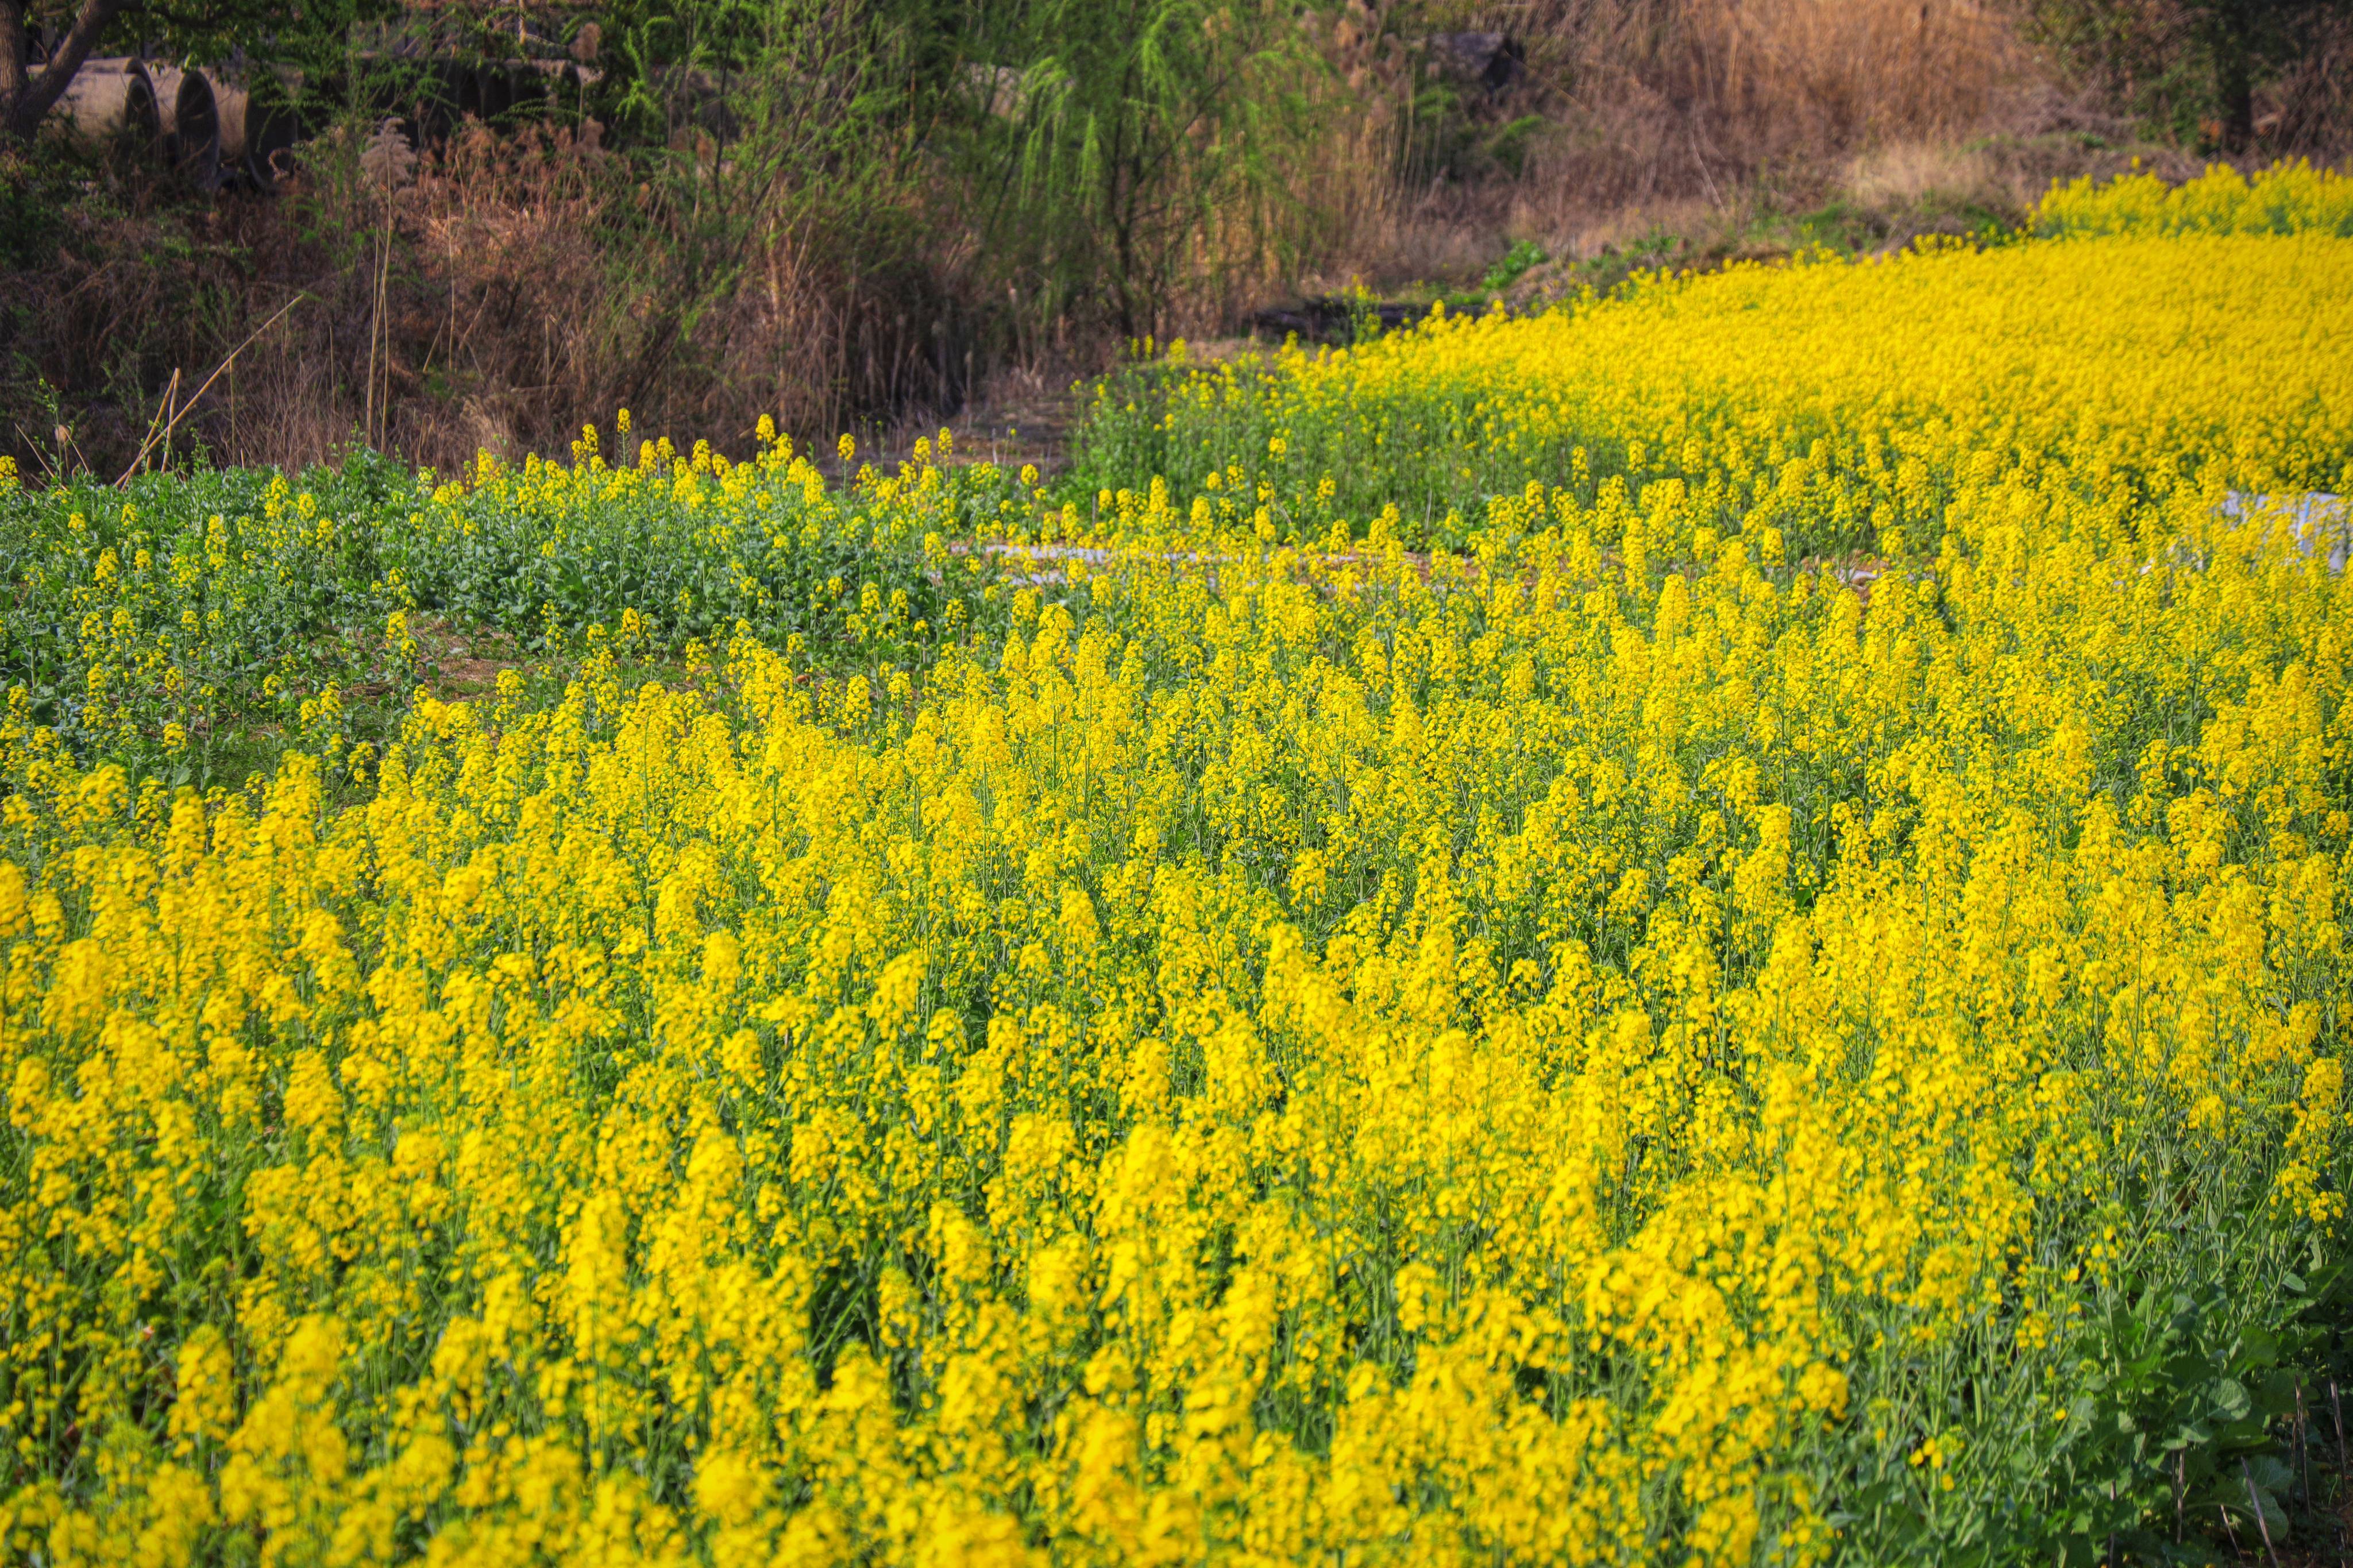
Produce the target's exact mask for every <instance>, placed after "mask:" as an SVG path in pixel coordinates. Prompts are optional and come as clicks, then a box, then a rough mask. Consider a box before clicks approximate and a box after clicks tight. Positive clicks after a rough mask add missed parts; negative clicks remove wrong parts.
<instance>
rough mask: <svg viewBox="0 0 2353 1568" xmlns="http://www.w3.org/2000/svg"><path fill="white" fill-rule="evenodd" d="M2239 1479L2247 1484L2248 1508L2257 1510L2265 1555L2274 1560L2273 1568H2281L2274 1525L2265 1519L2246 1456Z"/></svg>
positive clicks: (2242, 1459) (2241, 1461)
mask: <svg viewBox="0 0 2353 1568" xmlns="http://www.w3.org/2000/svg"><path fill="white" fill-rule="evenodd" d="M2239 1479H2241V1480H2242V1481H2244V1482H2246V1483H2247V1506H2248V1507H2249V1508H2251V1509H2253V1510H2255V1529H2256V1530H2258V1531H2261V1532H2262V1533H2263V1554H2264V1555H2265V1556H2267V1557H2269V1558H2270V1559H2271V1560H2272V1568H2279V1548H2277V1547H2275V1546H2274V1545H2273V1544H2272V1523H2271V1521H2269V1520H2267V1519H2265V1518H2264V1517H2263V1499H2262V1498H2261V1497H2259V1496H2257V1495H2256V1493H2255V1473H2254V1471H2253V1470H2251V1469H2249V1468H2247V1461H2246V1458H2245V1457H2244V1456H2242V1457H2241V1458H2240V1459H2239Z"/></svg>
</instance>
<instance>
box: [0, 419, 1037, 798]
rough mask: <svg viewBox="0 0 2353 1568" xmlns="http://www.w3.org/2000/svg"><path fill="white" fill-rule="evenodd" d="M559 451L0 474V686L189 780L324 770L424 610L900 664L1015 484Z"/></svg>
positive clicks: (927, 633)
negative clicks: (314, 465) (32, 483)
mask: <svg viewBox="0 0 2353 1568" xmlns="http://www.w3.org/2000/svg"><path fill="white" fill-rule="evenodd" d="M626 427H627V426H626V419H624V421H623V428H624V429H626ZM945 439H946V437H945V434H944V433H943V440H945ZM930 450H931V443H929V442H925V443H923V454H924V456H925V457H926V458H927V457H928V456H929V454H930ZM572 457H573V460H572V461H571V462H569V463H561V462H546V461H542V460H540V459H538V458H532V459H529V460H527V461H525V462H524V463H522V465H520V466H516V467H511V466H508V465H505V464H502V463H501V462H499V461H498V460H496V459H495V458H491V457H490V456H489V455H488V454H484V455H483V456H482V457H481V458H479V459H478V460H477V462H475V463H474V464H473V465H471V466H470V468H468V470H467V471H466V472H465V473H463V474H462V475H459V476H457V477H455V478H452V479H437V478H436V477H435V476H433V475H431V474H429V473H427V474H422V475H415V476H412V475H410V474H408V473H406V471H400V472H398V473H397V474H393V473H389V472H387V471H385V470H386V469H387V468H388V466H387V465H385V464H383V463H382V462H381V461H380V460H371V459H365V458H362V459H357V460H355V461H354V462H353V464H352V465H350V466H349V467H348V468H346V469H345V471H344V472H343V473H341V474H330V473H321V474H317V475H312V476H306V477H305V478H304V479H301V480H294V479H289V478H288V477H287V476H285V475H283V474H270V475H267V476H262V475H258V474H254V473H250V472H238V471H230V472H217V471H215V472H207V473H206V474H203V475H201V476H198V477H197V478H196V479H192V480H186V481H183V480H181V479H178V478H176V477H173V476H153V477H150V478H147V479H142V481H140V482H139V483H138V484H136V485H134V486H133V487H132V489H131V490H130V491H129V494H128V497H127V499H126V496H125V494H124V493H123V492H120V491H117V490H115V489H111V488H106V487H100V486H97V485H95V484H90V483H81V484H75V485H64V486H58V487H57V488H55V489H50V490H47V491H45V492H33V491H29V490H26V489H25V488H24V487H23V486H21V484H19V483H17V482H16V480H15V479H14V478H13V476H0V540H5V542H6V544H7V546H8V548H9V552H10V554H11V556H12V558H13V559H14V560H15V561H16V563H17V567H18V580H17V589H16V595H14V597H13V599H12V600H11V601H10V602H9V603H8V604H6V605H0V684H5V687H6V688H10V689H15V688H21V689H23V692H24V700H25V702H26V704H27V709H26V717H27V718H28V719H29V720H30V721H33V722H34V723H36V724H37V725H39V726H41V727H43V728H46V729H47V730H49V731H52V732H53V733H55V734H56V735H57V736H58V737H59V738H60V739H61V740H63V741H64V742H66V743H67V744H68V745H69V747H70V748H71V749H72V750H73V751H74V752H75V753H76V755H77V756H79V758H81V759H82V760H83V761H85V762H88V761H92V760H96V759H100V758H111V759H113V760H116V761H119V762H121V763H124V764H125V765H126V766H127V767H129V768H130V769H132V771H133V772H134V773H136V772H147V771H160V772H161V773H163V774H164V776H165V777H167V778H173V779H175V780H177V781H179V782H192V783H195V784H199V785H203V784H210V783H213V782H215V781H216V779H223V778H227V779H237V778H242V777H243V776H245V773H246V772H247V770H248V768H249V767H250V766H251V765H253V764H254V763H257V762H264V763H266V761H267V760H268V758H269V755H270V754H271V752H272V747H273V745H274V744H285V743H290V744H293V745H295V746H297V747H300V748H301V749H305V750H307V751H309V752H312V753H313V754H315V755H318V756H319V757H321V759H322V761H324V762H326V763H329V764H330V766H331V769H333V770H347V766H348V763H349V759H350V757H351V756H352V755H353V753H354V752H362V753H363V754H364V752H374V751H377V750H380V749H381V747H382V744H383V742H385V740H386V739H387V731H388V729H389V728H390V727H391V725H392V724H393V723H395V722H396V715H393V716H392V717H391V718H389V719H387V718H386V717H385V715H384V714H383V713H382V711H381V709H382V706H383V705H382V703H381V701H380V700H381V699H383V698H384V697H385V696H386V695H388V694H389V695H392V696H394V697H395V698H396V699H397V698H398V697H399V696H402V695H405V694H406V692H408V691H409V690H410V689H413V688H414V687H415V686H416V685H417V683H418V682H419V681H420V680H421V679H427V678H428V677H430V676H431V675H432V674H433V671H432V669H431V668H429V662H428V661H429V659H430V650H429V648H427V647H426V646H425V645H424V644H423V643H421V642H420V638H419V636H418V633H419V631H420V629H422V628H423V627H425V626H427V625H428V624H430V623H434V622H439V623H444V624H447V625H454V626H460V627H464V628H467V629H469V630H470V631H473V632H478V633H489V634H492V635H494V636H496V637H500V638H501V646H504V647H510V648H513V649H515V650H518V651H521V652H528V653H531V654H533V655H537V656H539V657H541V658H554V657H558V656H564V655H566V654H574V653H577V652H578V651H579V650H580V649H581V647H583V646H584V643H585V639H586V638H587V637H589V636H590V635H591V631H592V628H600V627H601V628H605V629H606V630H607V632H609V633H611V634H614V635H617V636H619V637H622V638H623V639H624V640H625V641H626V642H627V643H628V645H629V646H630V647H635V648H637V649H638V650H639V651H648V650H658V651H667V652H675V651H678V650H681V649H683V648H684V647H687V646H688V645H690V644H691V643H693V642H695V641H697V640H698V639H701V640H705V641H716V642H719V643H722V644H723V643H724V641H725V640H726V638H727V637H729V636H730V635H732V633H733V628H734V627H736V626H739V625H741V626H748V627H750V628H751V629H752V630H754V632H755V633H756V634H757V635H758V636H760V637H763V638H765V639H766V640H768V641H770V642H772V643H774V644H776V646H778V647H784V646H787V645H788V644H791V643H792V642H793V639H795V638H798V639H800V640H801V641H802V642H803V643H805V644H809V645H813V646H822V647H828V648H833V649H837V650H839V651H840V652H841V653H842V655H843V657H849V658H858V659H861V660H863V661H864V662H866V663H868V664H870V665H880V664H882V663H893V664H915V663H920V662H922V661H923V660H924V659H927V658H929V657H931V652H932V650H933V649H934V648H935V647H938V646H939V645H940V644H942V643H943V642H947V641H953V640H955V638H956V637H959V636H968V635H969V633H970V630H971V628H972V626H973V625H974V624H975V623H976V621H986V620H989V619H991V618H992V617H993V616H994V611H993V609H992V606H993V605H994V603H995V595H994V592H993V583H994V575H995V574H994V572H993V570H992V562H991V559H990V558H989V557H987V555H986V554H978V555H976V554H972V553H970V552H966V553H965V554H964V555H962V556H960V557H958V558H957V559H955V560H954V561H951V560H950V559H949V552H948V548H947V543H946V542H947V541H948V540H949V539H951V538H956V539H962V538H965V537H967V536H969V535H971V534H972V533H974V532H975V531H977V530H979V529H982V528H984V527H987V526H991V525H994V524H995V523H996V522H997V520H998V519H999V517H1000V516H1001V515H1003V514H1005V513H1008V512H1009V511H1010V510H1011V509H1012V508H1013V507H1014V505H1015V501H1016V498H1018V497H1019V496H1021V495H1022V494H1024V493H1025V492H1024V491H1023V489H1022V488H1021V487H1020V486H1018V484H1017V483H1015V482H1014V481H1013V480H1012V479H1010V478H1008V477H1007V476H1003V475H999V474H998V473H997V472H996V470H995V469H993V468H987V467H986V466H976V467H971V468H954V469H951V468H939V467H935V466H934V465H932V464H931V463H929V462H928V461H923V462H920V463H919V464H917V465H913V466H907V467H904V468H902V470H901V471H898V472H882V471H880V470H877V469H875V468H872V467H871V466H869V467H867V468H862V469H860V471H859V472H858V473H857V474H856V475H855V476H854V478H853V479H852V480H851V482H849V484H846V485H844V486H841V487H839V488H829V487H828V486H827V485H826V484H824V482H823V481H822V480H821V479H819V477H818V472H817V470H816V469H815V468H812V467H811V466H810V464H809V463H808V462H807V460H806V459H805V458H800V457H797V456H796V455H795V453H794V452H793V449H792V447H791V444H790V443H789V442H788V441H783V440H778V439H776V437H775V433H774V431H773V429H766V430H764V431H763V432H762V434H761V440H760V444H759V447H758V449H757V451H756V453H755V455H754V457H753V458H750V459H749V460H747V461H744V462H737V463H731V462H730V461H729V460H728V459H727V458H724V457H723V456H720V455H718V454H715V453H713V452H712V450H711V448H710V447H708V446H707V445H705V444H700V443H699V444H697V446H696V447H694V448H693V449H692V450H691V451H690V452H684V453H681V452H679V451H677V450H676V449H674V448H673V447H672V446H671V445H670V442H669V441H668V440H667V439H663V440H642V441H640V442H639V443H638V447H637V448H636V451H635V452H634V454H633V455H632V456H630V457H628V458H627V459H625V460H622V461H618V462H612V461H608V460H607V458H606V457H605V455H604V453H603V452H602V450H601V449H600V447H599V444H598V440H597V436H596V430H595V429H594V427H590V428H587V429H586V430H584V431H583V433H582V439H581V440H580V441H579V442H576V443H575V448H574V452H573V454H572ZM371 700H377V701H375V702H374V704H373V706H372V707H371V706H368V705H369V704H370V702H371ZM371 718H372V719H374V720H375V722H374V723H373V724H371V723H368V722H364V719H371ZM363 749H364V750H363Z"/></svg>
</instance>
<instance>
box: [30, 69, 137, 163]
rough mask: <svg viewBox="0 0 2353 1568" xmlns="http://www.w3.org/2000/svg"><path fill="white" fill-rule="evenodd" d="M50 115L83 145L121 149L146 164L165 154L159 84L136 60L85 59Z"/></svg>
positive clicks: (95, 147)
mask: <svg viewBox="0 0 2353 1568" xmlns="http://www.w3.org/2000/svg"><path fill="white" fill-rule="evenodd" d="M51 112H52V114H53V115H54V116H56V117H57V121H58V123H59V124H60V125H61V126H62V128H63V130H64V131H65V132H66V134H68V135H69V136H70V137H71V138H72V139H73V140H74V141H76V142H79V143H81V145H83V146H85V147H89V148H92V149H101V148H115V147H120V148H123V149H124V150H126V151H128V152H129V153H131V154H132V156H134V157H136V158H139V159H141V160H142V161H148V162H152V161H153V160H154V159H156V158H157V157H159V156H160V155H161V154H162V153H163V150H164V122H163V120H162V118H161V117H160V116H159V115H158V114H157V113H156V111H155V83H154V81H153V79H152V78H150V77H149V76H148V74H147V68H146V66H145V65H143V64H142V63H141V62H140V61H138V60H135V59H104V60H85V61H83V62H82V68H81V69H79V70H78V71H76V72H75V73H74V79H73V80H71V81H69V82H68V83H67V84H66V90H65V93H64V96H62V97H60V98H59V99H58V106H57V108H56V109H55V110H52V111H51Z"/></svg>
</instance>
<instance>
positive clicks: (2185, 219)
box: [2028, 160, 2353, 237]
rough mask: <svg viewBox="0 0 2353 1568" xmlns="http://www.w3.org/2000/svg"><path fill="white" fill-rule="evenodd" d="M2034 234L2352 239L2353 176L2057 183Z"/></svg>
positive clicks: (2231, 174) (2040, 209)
mask: <svg viewBox="0 0 2353 1568" xmlns="http://www.w3.org/2000/svg"><path fill="white" fill-rule="evenodd" d="M2028 227H2029V228H2031V230H2032V231H2033V232H2034V233H2036V234H2040V235H2046V236H2053V237H2063V236H2074V235H2102V234H2135V235H2166V234H2330V235H2336V236H2337V237H2353V175H2348V174H2344V173H2342V172H2341V171H2338V170H2336V169H2316V168H2314V167H2313V166H2312V165H2311V164H2309V163H2304V162H2302V161H2300V160H2299V161H2298V162H2296V163H2275V164H2273V165H2272V166H2270V167H2269V168H2264V169H2258V170H2256V171H2255V173H2254V174H2252V175H2248V174H2241V173H2240V172H2239V171H2238V170H2236V169H2233V168H2232V167H2231V166H2230V165H2229V164H2227V163H2217V164H2214V165H2213V166H2212V167H2211V168H2209V169H2208V170H2207V171H2206V172H2205V174H2201V175H2200V176H2199V177H2198V178H2196V179H2194V180H2185V181H2183V182H2182V183H2181V184H2179V185H2168V184H2166V183H2165V182H2164V181H2163V180H2160V179H2158V177H2157V176H2156V175H2155V174H2146V173H2139V172H2136V173H2134V174H2127V175H2125V176H2123V177H2122V178H2119V179H2115V180H2110V181H2107V182H2105V183H2101V182H2097V181H2094V180H2093V179H2091V178H2089V177H2088V176H2086V177H2084V178H2082V179H2077V180H2073V181H2070V182H2068V183H2067V184H2053V185H2052V187H2051V189H2050V191H2049V192H2048V193H2047V194H2045V195H2044V196H2043V198H2042V200H2041V201H2040V202H2038V203H2036V204H2035V206H2034V211H2033V213H2032V214H2031V216H2030V217H2029V218H2028Z"/></svg>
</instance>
